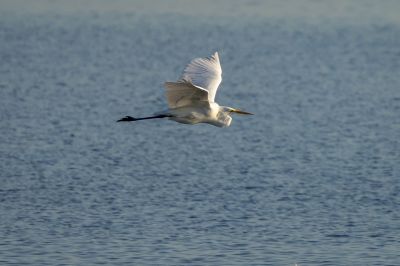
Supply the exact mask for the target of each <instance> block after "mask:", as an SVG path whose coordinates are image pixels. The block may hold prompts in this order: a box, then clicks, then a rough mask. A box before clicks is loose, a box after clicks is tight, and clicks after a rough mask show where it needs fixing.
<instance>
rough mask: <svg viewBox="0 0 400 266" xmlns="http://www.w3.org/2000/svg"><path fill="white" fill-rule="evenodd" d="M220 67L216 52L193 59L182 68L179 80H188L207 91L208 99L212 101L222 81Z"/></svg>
mask: <svg viewBox="0 0 400 266" xmlns="http://www.w3.org/2000/svg"><path fill="white" fill-rule="evenodd" d="M221 75H222V69H221V64H220V63H219V57H218V52H215V53H214V54H213V55H212V56H210V57H207V58H195V59H193V60H192V61H191V62H190V63H189V64H188V65H187V66H186V67H185V69H184V70H183V74H182V77H181V81H188V82H190V83H192V84H194V85H195V86H197V87H201V88H203V89H206V90H207V91H208V101H209V102H214V99H215V94H216V93H217V89H218V86H219V84H220V83H221V81H222V77H221Z"/></svg>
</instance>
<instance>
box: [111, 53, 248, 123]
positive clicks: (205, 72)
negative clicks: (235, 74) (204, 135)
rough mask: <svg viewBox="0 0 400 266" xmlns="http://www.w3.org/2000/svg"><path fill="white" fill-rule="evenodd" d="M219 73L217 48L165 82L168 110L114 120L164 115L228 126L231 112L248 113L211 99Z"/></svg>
mask: <svg viewBox="0 0 400 266" xmlns="http://www.w3.org/2000/svg"><path fill="white" fill-rule="evenodd" d="M221 74H222V69H221V64H220V63H219V57H218V52H215V53H214V54H213V55H211V56H210V57H207V58H195V59H193V60H192V61H191V62H190V63H189V64H188V65H187V66H186V67H185V69H184V70H183V74H182V77H181V78H180V79H179V80H178V81H177V82H165V84H164V85H165V88H166V96H167V101H168V106H169V109H168V110H167V111H163V112H159V113H156V114H154V116H149V117H141V118H135V117H132V116H125V117H124V118H121V119H120V120H118V121H117V122H130V121H138V120H145V119H155V118H167V119H170V120H173V121H176V122H179V123H183V124H197V123H208V124H211V125H214V126H217V127H228V126H229V125H230V124H231V122H232V117H231V116H230V114H233V113H236V114H242V115H251V113H248V112H245V111H241V110H239V109H235V108H232V107H227V106H220V105H219V104H218V103H216V102H214V98H215V94H216V92H217V89H218V86H219V84H220V83H221V81H222V78H221Z"/></svg>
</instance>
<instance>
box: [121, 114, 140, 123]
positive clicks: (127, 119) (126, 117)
mask: <svg viewBox="0 0 400 266" xmlns="http://www.w3.org/2000/svg"><path fill="white" fill-rule="evenodd" d="M130 121H136V118H134V117H132V116H129V115H127V116H125V117H123V118H121V119H120V120H118V121H117V122H130Z"/></svg>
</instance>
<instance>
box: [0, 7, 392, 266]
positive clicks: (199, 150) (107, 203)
mask: <svg viewBox="0 0 400 266" xmlns="http://www.w3.org/2000/svg"><path fill="white" fill-rule="evenodd" d="M353 3H354V2H353ZM253 4H254V5H256V2H254V3H253ZM354 6H355V7H357V5H354ZM350 12H351V11H350ZM318 19H320V20H321V23H316V21H318ZM356 22H357V21H356ZM399 47H400V25H399V24H397V23H395V22H393V21H385V20H379V19H375V17H373V16H371V17H367V18H363V20H362V23H355V22H354V21H351V20H341V19H338V18H335V17H334V18H327V19H323V18H317V19H316V20H312V21H310V20H307V19H306V18H296V17H279V16H276V17H271V16H266V17H263V16H254V17H252V16H244V17H234V18H233V17H231V16H217V15H215V14H210V15H209V16H205V17H203V16H196V15H193V14H184V13H174V14H172V13H168V12H164V13H163V12H160V13H154V14H153V13H150V15H149V13H147V14H141V13H140V12H134V11H131V10H130V11H126V12H125V11H124V10H120V11H118V12H115V11H109V12H107V11H102V12H99V13H97V12H83V13H80V12H75V13H74V12H67V13H57V12H49V11H48V12H45V11H42V12H39V13H35V12H25V13H24V12H22V13H18V12H14V13H8V14H5V13H3V15H2V16H1V17H0V60H1V63H0V119H1V120H0V133H1V134H0V174H1V176H0V181H1V185H0V217H1V218H0V219H1V222H0V239H1V240H0V264H2V265H22V264H24V263H29V264H34V265H97V264H109V265H294V264H295V263H297V264H298V265H299V266H301V265H399V263H400V262H399V261H400V255H399V254H400V252H399V250H400V222H399V221H400V215H399V214H400V182H399V177H400V166H399V165H400V140H399V139H400V138H399V137H400V86H399V85H400V48H399ZM214 51H219V53H220V58H221V62H222V67H223V71H224V73H223V83H222V85H221V88H220V90H219V94H218V95H217V101H218V102H219V103H220V104H222V105H228V106H233V107H237V108H242V109H244V110H248V111H250V112H253V113H255V114H256V115H255V116H252V117H239V116H236V117H234V121H233V123H232V125H231V127H230V128H226V129H220V128H216V127H213V126H210V125H195V126H187V125H182V124H177V123H174V122H171V121H162V120H158V121H156V120H154V121H143V122H141V123H139V122H138V123H129V124H120V123H115V120H117V119H118V118H120V117H122V116H124V115H137V116H141V115H148V114H152V113H153V112H156V111H159V110H162V109H164V108H165V100H164V96H163V88H162V83H163V82H164V81H166V80H175V79H177V78H178V76H179V74H180V72H181V70H182V69H183V67H184V65H185V64H186V63H187V62H188V61H190V60H191V59H192V58H193V57H199V56H208V55H210V54H211V53H212V52H214Z"/></svg>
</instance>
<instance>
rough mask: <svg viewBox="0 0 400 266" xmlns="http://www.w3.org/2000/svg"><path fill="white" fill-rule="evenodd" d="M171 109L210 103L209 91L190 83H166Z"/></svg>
mask: <svg viewBox="0 0 400 266" xmlns="http://www.w3.org/2000/svg"><path fill="white" fill-rule="evenodd" d="M164 85H165V89H166V96H167V101H168V106H169V108H178V107H183V106H188V105H192V104H194V103H198V102H207V103H208V91H206V90H205V89H203V88H199V87H197V86H195V85H193V84H192V83H190V82H188V81H184V80H182V81H178V82H165V84H164Z"/></svg>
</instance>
